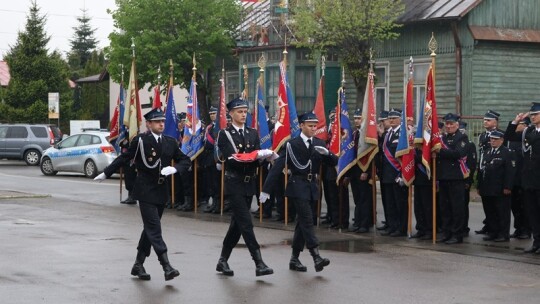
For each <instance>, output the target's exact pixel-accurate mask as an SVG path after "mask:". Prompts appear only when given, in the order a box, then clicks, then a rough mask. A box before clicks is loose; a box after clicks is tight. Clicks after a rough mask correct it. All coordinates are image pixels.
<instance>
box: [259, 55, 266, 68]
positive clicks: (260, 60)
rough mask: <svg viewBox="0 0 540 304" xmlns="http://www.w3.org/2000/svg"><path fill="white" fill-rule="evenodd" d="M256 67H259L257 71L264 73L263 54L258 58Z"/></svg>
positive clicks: (264, 59) (264, 60)
mask: <svg viewBox="0 0 540 304" xmlns="http://www.w3.org/2000/svg"><path fill="white" fill-rule="evenodd" d="M257 65H258V66H259V68H260V69H259V71H260V72H261V73H263V72H264V68H265V67H266V58H265V57H264V53H262V54H261V57H260V58H259V62H257Z"/></svg>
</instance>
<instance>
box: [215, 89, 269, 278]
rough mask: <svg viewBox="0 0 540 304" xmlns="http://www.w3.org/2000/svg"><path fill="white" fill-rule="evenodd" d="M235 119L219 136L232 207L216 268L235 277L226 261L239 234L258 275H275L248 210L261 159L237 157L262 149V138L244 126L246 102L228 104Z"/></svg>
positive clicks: (259, 155) (259, 156) (261, 156)
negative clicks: (259, 241) (263, 256)
mask: <svg viewBox="0 0 540 304" xmlns="http://www.w3.org/2000/svg"><path fill="white" fill-rule="evenodd" d="M227 109H228V110H229V114H230V115H231V118H232V125H231V126H230V127H227V128H226V129H223V130H220V131H219V133H218V137H217V140H216V141H217V146H218V148H219V151H220V152H221V153H222V157H223V159H225V168H224V169H225V185H224V186H225V189H224V195H225V198H226V199H227V200H228V201H229V204H230V206H231V210H232V216H231V223H230V225H229V230H228V231H227V234H226V235H225V239H224V240H223V248H222V250H221V256H220V258H219V261H218V264H217V266H216V271H219V272H221V273H223V274H224V275H226V276H233V275H234V271H233V270H231V269H230V267H229V264H228V263H227V261H228V259H229V257H230V256H231V252H232V250H233V248H234V247H235V246H236V244H238V241H239V240H240V236H242V238H243V239H244V242H245V243H246V246H247V248H248V249H249V252H250V254H251V257H252V258H253V261H255V266H256V269H255V275H256V276H263V275H269V274H273V273H274V270H272V268H270V267H268V266H266V264H265V263H264V262H263V260H262V257H261V250H260V246H259V243H258V242H257V239H256V238H255V233H254V232H253V222H252V219H251V213H250V212H249V209H250V207H251V200H252V198H253V195H255V192H256V182H257V179H256V178H255V176H256V170H257V167H258V166H259V162H258V161H255V159H246V160H244V161H240V160H237V159H236V158H235V157H233V155H234V156H242V155H245V154H246V153H251V152H254V151H256V150H259V146H260V140H259V135H258V133H257V130H255V129H252V128H249V127H247V126H245V123H246V116H247V111H248V104H247V101H245V100H243V99H240V98H236V99H233V100H231V101H230V102H229V103H228V104H227ZM272 155H273V152H272V151H271V150H267V149H265V150H259V151H258V152H257V154H256V158H257V159H264V158H267V157H270V156H272Z"/></svg>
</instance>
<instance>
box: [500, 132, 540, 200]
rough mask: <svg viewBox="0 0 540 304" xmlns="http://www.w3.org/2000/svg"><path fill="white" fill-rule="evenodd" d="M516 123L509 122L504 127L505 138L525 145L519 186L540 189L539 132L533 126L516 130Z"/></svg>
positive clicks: (527, 188)
mask: <svg viewBox="0 0 540 304" xmlns="http://www.w3.org/2000/svg"><path fill="white" fill-rule="evenodd" d="M516 127H517V125H514V124H510V125H509V126H508V128H507V129H506V136H505V137H506V138H507V139H508V140H512V141H521V142H522V143H523V144H524V145H525V150H527V151H523V169H522V171H521V177H522V179H521V187H522V188H523V189H526V190H540V132H537V131H536V127H535V126H530V127H528V128H526V129H525V131H523V132H525V138H523V132H516Z"/></svg>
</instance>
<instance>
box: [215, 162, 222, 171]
mask: <svg viewBox="0 0 540 304" xmlns="http://www.w3.org/2000/svg"><path fill="white" fill-rule="evenodd" d="M216 169H217V170H218V171H221V163H216Z"/></svg>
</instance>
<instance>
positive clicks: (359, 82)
mask: <svg viewBox="0 0 540 304" xmlns="http://www.w3.org/2000/svg"><path fill="white" fill-rule="evenodd" d="M291 8H292V13H293V14H294V17H293V18H294V21H295V22H294V32H295V35H296V37H297V38H298V40H299V41H298V45H299V46H302V47H307V48H310V49H311V50H312V51H314V52H313V53H325V52H334V53H336V54H337V55H338V57H339V58H340V60H341V62H342V64H343V65H344V66H345V69H346V70H347V72H348V73H349V74H350V75H351V76H352V78H353V79H354V82H355V86H356V89H357V93H358V94H357V96H358V98H362V96H363V94H362V92H363V91H364V89H365V88H364V87H365V82H366V78H367V77H366V76H367V71H368V68H369V49H370V48H371V47H372V46H373V45H374V43H376V42H377V41H383V40H386V39H395V38H397V37H398V35H399V34H398V33H396V32H395V30H396V29H397V27H399V25H398V24H396V23H395V21H396V19H397V17H399V16H400V15H401V14H402V13H403V10H404V5H403V4H402V1H397V0H377V1H374V0H312V1H301V0H293V1H291ZM357 102H358V101H357Z"/></svg>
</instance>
